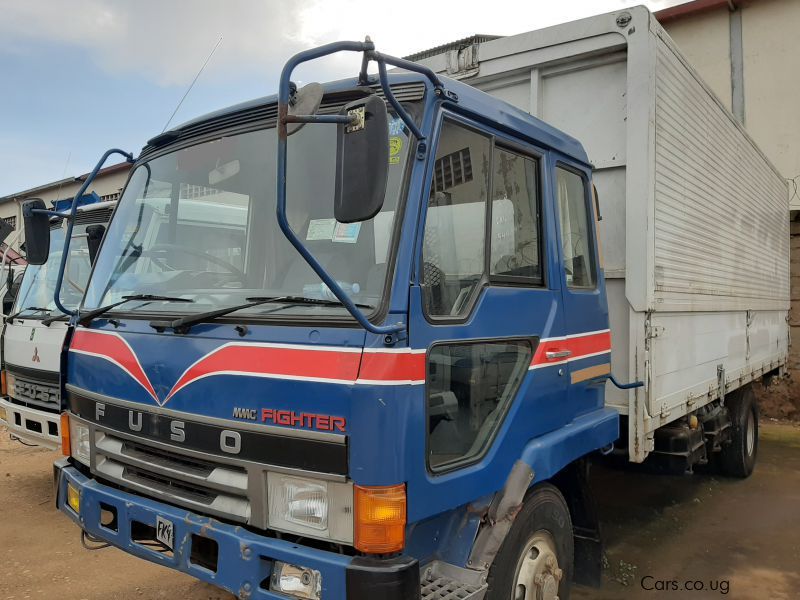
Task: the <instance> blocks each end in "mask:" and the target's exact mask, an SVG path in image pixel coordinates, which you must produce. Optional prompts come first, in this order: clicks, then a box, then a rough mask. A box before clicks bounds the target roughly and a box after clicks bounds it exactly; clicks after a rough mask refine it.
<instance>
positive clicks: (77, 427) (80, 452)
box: [62, 415, 90, 467]
mask: <svg viewBox="0 0 800 600" xmlns="http://www.w3.org/2000/svg"><path fill="white" fill-rule="evenodd" d="M62 423H63V421H62ZM69 450H70V454H71V455H72V458H74V459H75V460H77V461H78V462H81V463H83V464H85V465H86V466H87V467H88V466H90V463H89V428H88V427H87V426H86V425H84V424H83V423H81V422H79V421H78V420H77V419H76V418H75V417H74V416H72V415H70V419H69Z"/></svg>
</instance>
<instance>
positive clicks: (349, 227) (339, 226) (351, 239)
mask: <svg viewBox="0 0 800 600" xmlns="http://www.w3.org/2000/svg"><path fill="white" fill-rule="evenodd" d="M360 231H361V223H336V229H334V231H333V238H332V240H333V241H334V242H344V243H345V244H355V243H356V242H357V241H358V234H359V232H360Z"/></svg>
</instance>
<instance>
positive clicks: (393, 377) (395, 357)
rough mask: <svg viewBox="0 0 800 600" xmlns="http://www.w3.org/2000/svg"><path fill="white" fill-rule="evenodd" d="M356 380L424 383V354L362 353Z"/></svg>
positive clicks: (367, 351)
mask: <svg viewBox="0 0 800 600" xmlns="http://www.w3.org/2000/svg"><path fill="white" fill-rule="evenodd" d="M358 378H359V379H360V380H362V381H365V382H370V381H375V382H380V383H403V382H408V381H425V353H424V352H370V351H369V350H366V351H364V355H363V357H362V359H361V369H360V370H359V372H358Z"/></svg>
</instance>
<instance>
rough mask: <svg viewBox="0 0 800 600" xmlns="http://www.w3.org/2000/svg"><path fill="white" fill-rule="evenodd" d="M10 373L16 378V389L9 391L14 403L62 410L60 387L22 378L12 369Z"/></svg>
mask: <svg viewBox="0 0 800 600" xmlns="http://www.w3.org/2000/svg"><path fill="white" fill-rule="evenodd" d="M9 372H10V373H11V374H12V375H13V376H14V389H13V390H9V396H11V400H12V401H16V403H17V404H20V403H21V404H25V405H26V406H30V407H32V408H35V407H39V408H46V409H49V410H60V409H61V391H60V389H59V386H58V385H52V384H51V383H49V382H45V381H41V380H39V379H33V378H30V377H25V376H21V375H20V374H19V373H17V372H16V371H12V370H10V369H9Z"/></svg>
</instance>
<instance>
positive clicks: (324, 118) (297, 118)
mask: <svg viewBox="0 0 800 600" xmlns="http://www.w3.org/2000/svg"><path fill="white" fill-rule="evenodd" d="M284 122H285V123H336V124H340V123H341V124H342V125H350V123H352V122H353V119H352V118H350V117H348V116H347V115H286V116H285V117H284Z"/></svg>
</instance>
